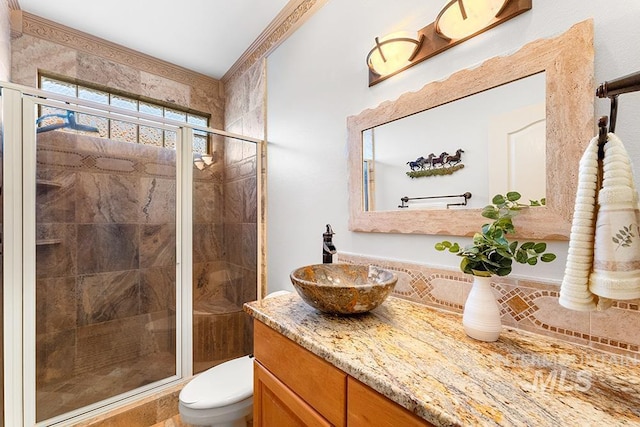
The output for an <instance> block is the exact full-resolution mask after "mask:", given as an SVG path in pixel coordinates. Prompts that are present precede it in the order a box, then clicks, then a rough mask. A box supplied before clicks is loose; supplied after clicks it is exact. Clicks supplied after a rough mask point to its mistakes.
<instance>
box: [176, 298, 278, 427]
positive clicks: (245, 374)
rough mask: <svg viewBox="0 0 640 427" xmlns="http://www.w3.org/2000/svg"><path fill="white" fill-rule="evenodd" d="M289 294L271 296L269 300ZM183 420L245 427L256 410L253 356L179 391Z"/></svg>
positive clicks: (224, 366)
mask: <svg viewBox="0 0 640 427" xmlns="http://www.w3.org/2000/svg"><path fill="white" fill-rule="evenodd" d="M287 293H289V292H287V291H278V292H273V293H272V294H269V295H268V296H267V298H269V297H272V296H277V295H282V294H287ZM178 408H179V410H180V417H181V418H182V421H183V422H185V423H189V424H194V425H201V426H212V427H246V425H247V417H248V416H249V415H251V413H252V411H253V356H243V357H239V358H237V359H233V360H229V361H227V362H224V363H222V364H220V365H217V366H214V367H213V368H211V369H208V370H206V371H204V372H202V373H201V374H199V375H198V376H196V377H195V378H194V379H193V380H191V381H189V383H188V384H187V385H186V386H185V387H184V388H183V389H182V391H181V392H180V403H179V405H178Z"/></svg>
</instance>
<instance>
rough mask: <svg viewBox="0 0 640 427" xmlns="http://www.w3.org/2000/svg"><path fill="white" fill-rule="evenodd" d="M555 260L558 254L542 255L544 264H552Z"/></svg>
mask: <svg viewBox="0 0 640 427" xmlns="http://www.w3.org/2000/svg"><path fill="white" fill-rule="evenodd" d="M555 259H556V254H552V253H546V254H542V256H541V257H540V261H542V262H551V261H553V260H555Z"/></svg>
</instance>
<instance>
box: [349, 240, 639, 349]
mask: <svg viewBox="0 0 640 427" xmlns="http://www.w3.org/2000/svg"><path fill="white" fill-rule="evenodd" d="M339 261H340V262H344V263H350V264H363V265H370V264H372V265H377V266H380V267H383V268H387V269H389V270H392V271H394V272H395V273H397V274H398V283H397V285H396V288H395V290H394V293H393V295H395V296H397V297H400V298H405V299H408V300H411V301H415V302H419V303H422V304H425V305H428V306H431V307H437V308H440V309H444V310H448V311H453V312H456V313H462V310H463V308H464V303H465V301H466V299H467V295H468V294H469V291H470V290H471V284H472V280H473V278H472V277H471V276H468V275H465V274H463V273H461V272H459V271H450V270H442V269H435V268H430V267H425V266H423V265H419V264H413V263H403V262H398V261H392V260H386V259H380V258H370V257H366V256H360V255H354V254H345V253H340V254H339ZM491 285H492V286H493V290H494V294H495V295H496V298H497V299H498V303H499V305H500V307H501V314H502V324H503V325H504V326H507V327H512V328H517V329H522V330H525V331H529V332H535V333H538V334H542V335H547V336H551V337H554V338H558V339H561V340H564V341H569V342H573V343H576V344H582V345H587V346H590V347H594V348H597V349H599V350H604V351H608V352H613V353H620V354H626V355H629V356H633V357H639V356H640V350H639V347H640V336H639V335H638V334H637V331H638V330H639V329H640V309H639V306H640V300H631V301H625V302H617V303H615V304H614V306H613V307H612V308H610V309H608V310H606V311H602V312H577V311H572V310H568V309H566V308H564V307H562V306H560V304H559V303H558V296H559V290H560V285H559V283H543V282H536V281H532V280H522V279H517V278H510V277H493V278H492V283H491ZM461 327H462V326H461Z"/></svg>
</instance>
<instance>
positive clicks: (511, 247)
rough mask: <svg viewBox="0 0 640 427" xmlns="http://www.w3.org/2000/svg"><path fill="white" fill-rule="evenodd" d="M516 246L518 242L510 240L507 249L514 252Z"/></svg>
mask: <svg viewBox="0 0 640 427" xmlns="http://www.w3.org/2000/svg"><path fill="white" fill-rule="evenodd" d="M517 248H518V242H517V241H515V242H511V243H510V244H509V250H510V251H511V253H512V254H514V253H516V249H517Z"/></svg>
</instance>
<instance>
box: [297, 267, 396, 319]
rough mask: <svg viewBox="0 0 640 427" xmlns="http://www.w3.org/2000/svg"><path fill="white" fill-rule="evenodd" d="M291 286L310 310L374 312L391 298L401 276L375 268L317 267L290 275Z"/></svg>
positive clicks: (333, 312) (351, 312)
mask: <svg viewBox="0 0 640 427" xmlns="http://www.w3.org/2000/svg"><path fill="white" fill-rule="evenodd" d="M290 277H291V282H292V283H293V286H294V287H295V289H296V291H297V292H298V294H299V295H300V297H302V299H303V300H304V301H305V302H306V303H307V304H309V305H310V306H312V307H314V308H316V309H318V310H320V311H322V312H325V313H330V314H342V315H348V314H358V313H366V312H367V311H369V310H373V309H374V308H376V307H377V306H379V305H380V304H382V302H383V301H384V300H385V299H386V298H387V297H388V296H389V294H390V293H391V291H393V288H394V287H395V285H396V282H397V281H398V276H396V275H395V274H394V273H392V272H391V271H389V270H385V269H383V268H379V267H375V266H366V265H351V264H315V265H307V266H304V267H300V268H298V269H296V270H294V271H292V272H291V274H290Z"/></svg>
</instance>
